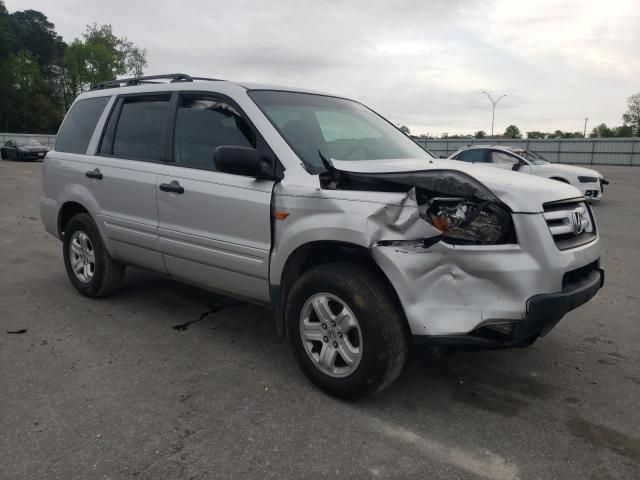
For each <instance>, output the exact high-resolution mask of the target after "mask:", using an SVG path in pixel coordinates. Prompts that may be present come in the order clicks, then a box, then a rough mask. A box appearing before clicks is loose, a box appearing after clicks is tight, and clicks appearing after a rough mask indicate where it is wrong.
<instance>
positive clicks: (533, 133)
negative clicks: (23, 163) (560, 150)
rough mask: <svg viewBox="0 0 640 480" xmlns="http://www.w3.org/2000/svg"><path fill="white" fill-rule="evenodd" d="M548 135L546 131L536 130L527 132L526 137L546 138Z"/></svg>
mask: <svg viewBox="0 0 640 480" xmlns="http://www.w3.org/2000/svg"><path fill="white" fill-rule="evenodd" d="M548 136H549V134H548V133H544V132H538V131H537V130H534V131H531V132H527V138H547V137H548Z"/></svg>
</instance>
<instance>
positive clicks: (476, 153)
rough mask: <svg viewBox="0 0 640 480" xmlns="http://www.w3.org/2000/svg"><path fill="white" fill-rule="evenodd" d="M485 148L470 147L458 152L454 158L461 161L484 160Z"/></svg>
mask: <svg viewBox="0 0 640 480" xmlns="http://www.w3.org/2000/svg"><path fill="white" fill-rule="evenodd" d="M484 154H485V150H483V149H481V148H472V149H470V150H465V151H463V152H460V153H459V154H458V155H457V156H456V160H462V161H463V162H484V158H485V155H484Z"/></svg>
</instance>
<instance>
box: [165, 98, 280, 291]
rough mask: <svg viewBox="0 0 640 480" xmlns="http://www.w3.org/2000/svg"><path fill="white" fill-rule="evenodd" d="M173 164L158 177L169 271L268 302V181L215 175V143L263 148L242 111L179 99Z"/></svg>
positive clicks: (221, 102) (217, 102) (216, 102)
mask: <svg viewBox="0 0 640 480" xmlns="http://www.w3.org/2000/svg"><path fill="white" fill-rule="evenodd" d="M172 143H173V162H172V163H170V164H166V165H165V166H164V168H163V171H162V172H159V175H158V177H157V178H158V180H157V204H158V215H159V232H158V233H159V245H160V249H161V251H162V256H163V258H164V262H165V265H166V267H167V270H168V272H169V274H170V275H171V276H172V277H174V278H177V279H180V280H183V281H186V282H188V283H193V284H196V285H200V286H203V287H205V288H210V289H214V290H221V291H223V292H227V293H230V294H232V295H235V296H241V297H248V298H252V299H257V300H264V301H268V300H269V280H268V279H269V254H270V250H271V193H272V190H273V185H274V182H273V181H272V180H258V179H256V178H252V177H246V176H243V175H234V174H230V173H225V172H220V171H216V169H215V165H214V163H213V152H214V150H215V149H216V147H218V146H222V145H239V146H245V147H257V148H258V151H261V148H266V146H263V145H262V142H261V141H258V138H257V133H256V132H255V130H254V129H253V127H252V126H251V125H249V123H248V122H247V121H246V120H245V117H244V116H243V115H242V113H241V112H240V110H239V108H237V107H236V106H235V105H233V104H231V103H230V102H229V101H227V100H225V99H222V98H219V97H216V96H215V95H214V94H181V95H180V98H179V101H178V106H177V111H176V116H175V128H174V135H173V142H172Z"/></svg>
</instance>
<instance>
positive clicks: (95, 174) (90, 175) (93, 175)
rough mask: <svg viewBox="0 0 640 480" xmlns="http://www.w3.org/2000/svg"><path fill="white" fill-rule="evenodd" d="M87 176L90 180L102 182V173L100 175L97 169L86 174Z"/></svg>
mask: <svg viewBox="0 0 640 480" xmlns="http://www.w3.org/2000/svg"><path fill="white" fill-rule="evenodd" d="M85 175H86V176H87V177H88V178H95V179H96V180H102V173H100V170H99V169H97V168H94V169H93V170H89V171H88V172H87V173H85Z"/></svg>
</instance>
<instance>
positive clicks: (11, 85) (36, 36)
mask: <svg viewBox="0 0 640 480" xmlns="http://www.w3.org/2000/svg"><path fill="white" fill-rule="evenodd" d="M146 67H147V61H146V50H144V49H141V48H139V47H137V46H136V45H134V44H133V43H132V42H130V41H129V40H127V39H126V38H125V37H122V38H119V37H117V36H116V35H115V34H114V33H113V30H112V28H111V25H97V24H95V23H94V24H92V25H87V27H86V31H85V32H84V33H82V35H81V38H76V39H74V40H73V42H71V43H69V44H67V43H65V42H64V41H63V40H62V37H60V36H59V35H58V34H57V33H56V30H55V26H54V25H53V23H51V22H50V21H49V20H48V19H47V17H46V15H44V14H43V13H42V12H38V11H36V10H24V11H16V12H13V13H9V12H8V11H7V9H6V7H5V5H4V2H3V1H2V0H0V131H2V132H13V133H56V131H57V130H58V127H59V126H60V122H61V121H62V118H63V116H64V113H65V112H66V111H67V109H68V108H69V106H70V105H71V103H72V102H73V100H74V99H75V97H76V96H77V95H78V94H80V93H81V92H83V91H85V90H87V89H88V88H89V87H90V86H91V85H92V84H95V83H99V82H103V81H106V80H111V79H113V78H115V77H116V76H119V75H129V76H134V77H138V76H142V74H143V73H144V69H145V68H146Z"/></svg>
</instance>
